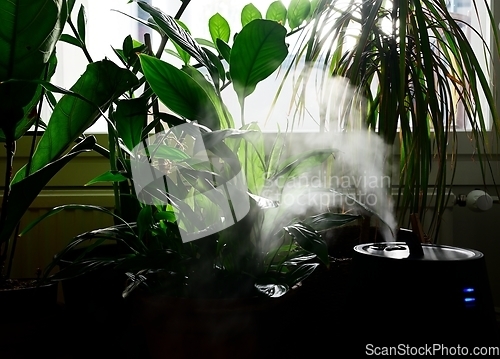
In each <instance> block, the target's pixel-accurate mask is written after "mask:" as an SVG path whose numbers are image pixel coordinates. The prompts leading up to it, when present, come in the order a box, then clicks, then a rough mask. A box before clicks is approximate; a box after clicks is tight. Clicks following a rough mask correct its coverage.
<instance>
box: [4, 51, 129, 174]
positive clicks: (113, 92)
mask: <svg viewBox="0 0 500 359" xmlns="http://www.w3.org/2000/svg"><path fill="white" fill-rule="evenodd" d="M135 84H137V78H136V77H135V76H134V74H132V73H131V72H130V71H128V70H125V69H122V68H119V67H118V66H117V65H115V64H114V63H113V62H111V61H109V60H103V61H99V62H94V63H91V64H89V65H88V66H87V69H86V71H85V73H84V74H83V75H82V76H81V77H80V78H79V79H78V81H77V82H76V83H75V85H73V87H71V91H72V92H74V93H76V94H77V95H79V96H81V97H83V98H85V99H87V101H84V100H82V99H81V98H78V97H76V96H73V95H70V94H67V95H64V96H63V97H62V98H61V100H60V101H59V102H58V103H57V105H56V107H55V108H54V112H53V113H52V116H51V117H50V120H49V124H48V126H47V129H46V130H45V132H44V134H43V136H42V138H41V139H40V142H39V143H38V146H37V148H36V150H35V153H34V155H33V159H32V167H31V170H30V172H34V171H37V170H39V169H41V168H42V167H44V166H46V165H47V164H48V163H50V162H51V161H54V160H55V159H57V158H58V157H59V156H61V155H62V154H63V153H64V151H66V150H67V148H68V146H69V145H70V144H71V143H73V142H74V141H75V140H76V139H77V138H78V137H79V136H80V135H81V134H82V133H83V132H84V131H85V130H86V129H87V128H88V127H89V126H90V125H91V124H93V123H94V122H95V121H96V120H97V118H98V117H99V116H100V115H101V113H102V111H104V110H105V109H106V108H107V107H108V106H109V104H110V103H111V101H113V100H115V99H117V98H118V97H119V96H120V95H122V94H123V93H124V92H125V91H126V90H128V89H130V88H131V87H132V86H134V85H135ZM25 172H26V169H25V167H23V168H21V169H20V170H19V171H18V172H17V173H16V175H15V177H14V179H13V183H15V182H17V181H19V180H21V179H22V178H24V176H25Z"/></svg>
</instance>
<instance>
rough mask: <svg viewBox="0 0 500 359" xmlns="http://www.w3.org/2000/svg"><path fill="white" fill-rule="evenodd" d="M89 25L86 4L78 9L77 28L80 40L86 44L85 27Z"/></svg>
mask: <svg viewBox="0 0 500 359" xmlns="http://www.w3.org/2000/svg"><path fill="white" fill-rule="evenodd" d="M86 25H87V17H86V15H85V6H83V5H81V6H80V10H79V11H78V19H77V29H78V36H80V40H81V41H82V43H84V44H85V35H86V34H85V27H86Z"/></svg>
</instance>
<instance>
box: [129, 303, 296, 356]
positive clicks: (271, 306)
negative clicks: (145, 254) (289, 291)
mask: <svg viewBox="0 0 500 359" xmlns="http://www.w3.org/2000/svg"><path fill="white" fill-rule="evenodd" d="M287 296H288V295H285V296H284V297H287ZM134 301H135V303H136V309H137V313H138V316H137V325H138V327H139V328H141V332H142V333H143V336H144V338H145V341H146V343H147V347H148V350H149V354H150V356H151V358H152V359H155V358H167V357H168V358H176V359H177V358H220V359H223V358H249V359H250V358H257V357H259V356H262V353H264V352H269V351H270V350H272V348H271V347H270V346H272V345H273V344H276V343H277V342H279V341H278V340H275V339H277V338H278V337H277V335H279V333H278V332H277V329H278V330H283V327H282V325H283V323H282V322H280V317H281V315H282V314H284V313H282V311H281V309H283V307H281V306H280V305H281V304H282V303H283V298H252V299H231V300H229V299H188V298H173V297H170V296H166V295H144V294H139V295H136V296H135V299H134ZM273 332H274V335H273Z"/></svg>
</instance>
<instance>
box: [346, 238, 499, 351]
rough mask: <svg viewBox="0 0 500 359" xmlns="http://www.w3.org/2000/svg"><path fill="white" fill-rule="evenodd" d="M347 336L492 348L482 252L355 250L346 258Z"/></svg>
mask: <svg viewBox="0 0 500 359" xmlns="http://www.w3.org/2000/svg"><path fill="white" fill-rule="evenodd" d="M351 275H352V280H351V291H350V304H351V305H352V313H354V314H353V321H352V328H351V329H352V331H353V333H352V335H353V336H354V337H356V338H358V339H360V340H361V341H365V342H367V343H368V342H373V341H378V342H379V343H380V344H384V343H385V344H389V342H391V343H393V344H396V343H398V344H399V343H420V344H435V343H441V344H442V343H449V344H450V345H460V344H462V345H466V344H468V343H469V344H470V343H477V344H479V343H482V344H491V343H493V344H498V337H497V330H496V321H495V314H494V307H493V300H492V296H491V291H490V286H489V282H488V276H487V272H486V265H485V260H484V255H483V254H482V253H481V252H478V251H476V250H472V249H464V248H457V247H450V246H441V245H434V244H421V243H420V242H419V241H418V240H417V238H416V236H414V235H413V233H412V232H411V231H408V230H400V231H399V234H398V238H397V241H396V242H380V243H368V244H362V245H357V246H356V247H355V248H354V255H353V260H352V273H351Z"/></svg>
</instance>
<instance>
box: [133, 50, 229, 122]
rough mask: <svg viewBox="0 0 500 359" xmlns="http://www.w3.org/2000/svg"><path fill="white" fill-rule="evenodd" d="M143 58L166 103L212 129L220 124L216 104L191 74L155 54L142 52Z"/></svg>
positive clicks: (148, 76) (148, 77)
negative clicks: (148, 54)
mask: <svg viewBox="0 0 500 359" xmlns="http://www.w3.org/2000/svg"><path fill="white" fill-rule="evenodd" d="M202 51H203V50H202ZM139 58H140V61H141V65H142V69H143V72H144V76H146V80H147V81H148V83H149V84H150V85H151V88H152V89H153V91H154V92H155V93H156V95H157V96H158V98H159V99H160V100H161V101H162V102H163V103H164V104H165V106H167V107H168V108H169V109H170V110H172V111H173V112H175V113H176V114H178V115H180V116H183V117H185V118H187V119H189V120H191V121H198V123H200V124H202V125H205V126H207V127H209V128H212V129H218V128H219V127H220V122H219V118H218V113H217V109H216V108H215V105H214V103H213V102H212V100H211V99H210V96H209V95H208V94H207V92H206V91H205V90H204V89H203V87H201V85H199V84H198V83H197V82H196V81H195V80H194V79H193V78H192V77H191V76H189V75H188V74H186V73H185V72H183V71H181V70H179V69H178V68H176V67H174V66H172V65H170V64H169V63H166V62H164V61H162V60H159V59H157V58H154V57H152V56H147V55H140V56H139Z"/></svg>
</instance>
